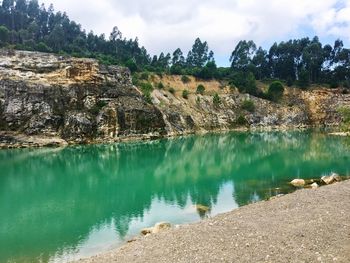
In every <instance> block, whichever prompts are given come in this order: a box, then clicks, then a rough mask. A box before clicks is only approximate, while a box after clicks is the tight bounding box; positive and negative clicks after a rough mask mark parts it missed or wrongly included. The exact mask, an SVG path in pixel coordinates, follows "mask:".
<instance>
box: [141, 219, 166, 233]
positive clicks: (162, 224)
mask: <svg viewBox="0 0 350 263" xmlns="http://www.w3.org/2000/svg"><path fill="white" fill-rule="evenodd" d="M169 228H171V224H170V223H168V222H160V223H157V224H155V225H154V227H147V228H144V229H142V230H141V234H142V235H143V236H146V235H149V234H156V233H159V232H162V231H164V230H167V229H169Z"/></svg>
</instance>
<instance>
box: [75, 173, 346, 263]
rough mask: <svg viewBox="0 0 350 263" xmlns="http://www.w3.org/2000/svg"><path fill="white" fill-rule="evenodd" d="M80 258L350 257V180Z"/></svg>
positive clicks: (244, 259) (228, 259)
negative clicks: (90, 256)
mask: <svg viewBox="0 0 350 263" xmlns="http://www.w3.org/2000/svg"><path fill="white" fill-rule="evenodd" d="M80 262H152V263H154V262H344V263H345V262H350V181H349V180H348V181H345V182H341V183H336V184H333V185H329V186H324V187H321V188H319V189H305V190H299V191H296V192H294V193H292V194H288V195H285V196H282V197H278V198H274V199H272V200H269V201H262V202H259V203H255V204H251V205H248V206H244V207H241V208H239V209H236V210H234V211H232V212H229V213H225V214H221V215H218V216H216V217H214V218H211V219H207V220H204V221H201V222H198V223H194V224H188V225H182V226H180V227H179V228H173V229H171V230H168V231H164V232H161V233H158V234H152V235H149V236H146V237H142V238H138V239H136V241H134V242H131V243H128V244H126V245H124V246H123V247H121V248H119V249H117V250H115V251H110V252H109V253H106V254H102V255H98V256H95V257H92V258H89V259H84V260H81V261H80Z"/></svg>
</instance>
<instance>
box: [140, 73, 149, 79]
mask: <svg viewBox="0 0 350 263" xmlns="http://www.w3.org/2000/svg"><path fill="white" fill-rule="evenodd" d="M148 78H149V74H148V72H142V73H141V76H140V79H142V80H148Z"/></svg>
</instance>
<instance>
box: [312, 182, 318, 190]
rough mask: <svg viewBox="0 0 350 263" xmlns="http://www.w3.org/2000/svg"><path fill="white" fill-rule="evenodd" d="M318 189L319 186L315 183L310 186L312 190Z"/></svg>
mask: <svg viewBox="0 0 350 263" xmlns="http://www.w3.org/2000/svg"><path fill="white" fill-rule="evenodd" d="M318 187H319V185H318V184H317V183H313V184H312V185H311V188H312V189H316V188H318Z"/></svg>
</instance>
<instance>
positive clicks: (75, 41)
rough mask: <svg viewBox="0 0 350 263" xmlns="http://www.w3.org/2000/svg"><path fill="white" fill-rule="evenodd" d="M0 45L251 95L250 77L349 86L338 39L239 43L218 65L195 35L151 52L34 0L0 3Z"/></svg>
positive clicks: (349, 64)
mask: <svg viewBox="0 0 350 263" xmlns="http://www.w3.org/2000/svg"><path fill="white" fill-rule="evenodd" d="M0 2H1V5H0V46H1V47H13V48H15V49H23V50H33V51H41V52H54V53H60V54H68V55H73V56H77V57H92V58H97V59H98V60H99V61H100V62H102V63H104V64H118V65H124V66H127V67H129V68H130V70H131V71H132V72H135V71H151V72H156V73H161V74H163V73H167V74H178V75H193V76H195V77H198V78H202V79H212V78H216V79H226V80H228V81H229V82H231V83H232V84H234V85H235V86H237V87H238V88H240V89H241V90H243V91H245V92H248V93H251V94H256V93H257V89H256V85H255V80H256V79H258V80H264V79H279V80H283V81H285V82H286V83H287V84H288V85H293V84H296V85H298V86H300V87H302V88H307V87H308V86H309V85H310V84H311V83H323V84H324V83H328V84H330V85H331V86H332V87H336V86H339V85H342V86H344V87H350V49H348V48H345V47H344V44H343V42H342V41H341V40H336V41H335V43H334V45H333V46H331V45H328V44H327V45H322V43H321V42H320V41H319V39H318V37H314V38H313V39H310V38H302V39H293V40H289V41H287V42H280V43H274V44H273V45H272V46H271V47H270V49H269V50H264V49H263V48H262V47H257V46H256V44H255V43H254V42H253V41H245V40H244V41H240V42H239V43H238V44H237V46H236V47H235V48H234V50H233V51H232V54H231V56H230V62H231V66H230V67H227V68H218V67H217V66H216V63H215V60H214V53H213V51H210V50H209V46H208V43H207V42H206V41H202V40H201V39H199V38H197V39H196V40H195V42H194V44H193V46H192V48H191V50H190V51H189V52H188V53H187V55H185V54H184V53H183V51H182V50H181V49H180V48H177V49H176V50H175V51H174V52H173V53H172V54H170V53H163V52H162V53H161V54H159V55H155V56H151V55H150V54H149V53H148V52H147V50H146V49H145V48H144V47H142V46H140V45H139V43H138V39H137V38H135V39H126V38H123V35H122V33H121V32H120V30H119V29H118V27H114V28H113V30H112V32H111V34H110V35H109V37H108V38H107V37H106V36H105V35H104V34H101V35H96V34H94V32H92V31H90V32H89V33H86V31H85V30H83V29H82V28H81V25H80V24H78V23H76V22H75V21H72V20H70V19H69V17H68V16H67V14H66V13H64V12H63V13H62V12H55V11H54V7H53V5H52V4H51V5H50V6H49V7H48V8H46V6H45V5H44V4H41V5H39V3H38V1H37V0H29V1H28V0H3V1H0Z"/></svg>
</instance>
